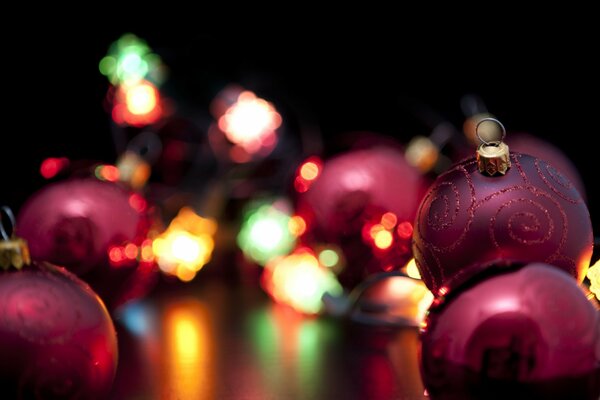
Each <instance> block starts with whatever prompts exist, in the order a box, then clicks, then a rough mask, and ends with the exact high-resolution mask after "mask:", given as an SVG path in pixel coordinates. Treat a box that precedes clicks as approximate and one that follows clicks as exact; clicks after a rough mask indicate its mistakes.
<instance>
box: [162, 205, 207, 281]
mask: <svg viewBox="0 0 600 400" xmlns="http://www.w3.org/2000/svg"><path fill="white" fill-rule="evenodd" d="M216 232H217V222H216V221H215V220H212V219H209V218H203V217H201V216H199V215H198V214H196V213H195V212H194V211H193V210H192V209H191V208H189V207H184V208H182V209H181V210H179V213H178V214H177V216H176V217H175V218H174V219H173V220H172V221H171V223H170V224H169V227H168V228H167V229H166V230H165V231H164V232H163V233H161V234H160V235H158V236H157V237H156V238H155V239H154V242H153V243H152V251H153V253H154V254H155V256H156V261H157V263H158V266H159V268H160V269H161V271H163V272H164V273H166V274H168V275H174V276H176V277H177V278H179V279H180V280H181V281H184V282H188V281H191V280H192V279H194V277H195V276H196V273H197V272H198V271H199V270H200V269H201V268H202V267H203V266H204V265H206V263H208V262H209V261H210V258H211V255H212V252H213V249H214V247H215V242H214V236H215V233H216Z"/></svg>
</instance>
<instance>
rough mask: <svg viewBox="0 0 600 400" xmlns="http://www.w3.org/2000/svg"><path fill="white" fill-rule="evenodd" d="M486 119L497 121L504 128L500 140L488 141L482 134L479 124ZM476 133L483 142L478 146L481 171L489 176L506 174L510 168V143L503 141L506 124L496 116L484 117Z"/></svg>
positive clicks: (478, 163) (478, 162)
mask: <svg viewBox="0 0 600 400" xmlns="http://www.w3.org/2000/svg"><path fill="white" fill-rule="evenodd" d="M486 121H490V122H495V123H496V124H498V126H500V128H501V129H502V136H501V137H500V140H494V141H487V140H484V139H483V138H482V137H481V136H480V134H479V125H481V124H482V123H483V122H486ZM475 134H476V135H477V137H478V138H479V140H480V141H481V142H482V143H481V144H480V145H479V147H478V148H477V166H478V168H479V172H481V173H482V174H486V175H489V176H494V175H504V174H506V171H508V169H509V168H510V152H509V150H508V145H507V144H506V143H504V142H503V140H504V138H505V137H506V129H505V128H504V125H502V123H501V122H500V121H498V120H497V119H496V118H483V119H481V120H480V121H479V122H478V123H477V126H476V128H475Z"/></svg>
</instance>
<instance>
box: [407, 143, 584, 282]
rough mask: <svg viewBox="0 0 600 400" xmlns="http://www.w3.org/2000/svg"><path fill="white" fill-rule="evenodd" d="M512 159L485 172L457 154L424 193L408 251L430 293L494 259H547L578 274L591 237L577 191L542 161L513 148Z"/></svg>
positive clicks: (531, 260) (475, 163) (470, 273)
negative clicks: (497, 171) (498, 171)
mask: <svg viewBox="0 0 600 400" xmlns="http://www.w3.org/2000/svg"><path fill="white" fill-rule="evenodd" d="M510 162H511V164H512V166H511V167H510V169H508V170H507V171H506V174H505V175H495V176H489V174H487V173H482V172H480V171H481V169H480V166H481V165H480V164H481V163H480V162H479V161H478V160H476V159H475V158H470V159H467V160H465V161H462V162H460V163H458V164H456V165H454V166H453V167H452V168H451V169H450V170H448V171H447V172H445V173H444V174H442V175H440V176H439V177H438V178H437V179H436V181H435V182H434V183H433V185H432V186H431V187H430V189H429V191H428V192H427V194H426V195H425V197H424V198H423V201H422V203H421V205H420V207H419V211H418V213H417V218H416V222H415V230H414V235H413V252H414V257H415V260H416V262H417V266H418V268H419V271H420V274H421V276H422V278H423V281H424V282H425V284H426V285H427V287H428V288H429V289H430V290H431V291H432V292H434V293H438V291H440V290H441V289H442V288H443V287H444V286H445V285H447V284H448V283H449V282H451V281H453V280H463V279H467V278H468V277H469V276H470V275H472V274H473V273H475V272H477V270H478V269H480V268H482V265H484V264H485V263H486V262H489V261H492V260H495V259H510V260H517V261H524V262H533V261H539V262H545V263H548V264H552V265H554V266H556V267H558V268H561V269H563V270H565V271H567V272H569V273H570V274H571V275H572V276H573V277H575V278H576V279H577V280H578V281H579V282H581V281H582V280H583V279H584V277H585V274H586V271H587V268H588V266H589V262H590V258H591V256H592V245H593V236H592V226H591V221H590V216H589V212H588V209H587V207H586V205H585V203H584V201H583V199H582V197H581V195H580V194H579V192H578V191H577V190H576V189H575V187H574V186H573V184H572V183H571V182H570V181H569V180H568V179H567V178H565V177H564V176H563V175H562V174H561V173H560V172H559V171H558V170H556V169H555V168H554V167H553V166H552V165H550V164H549V163H547V162H546V161H544V160H541V159H538V158H535V157H532V156H529V155H525V154H519V153H512V154H511V155H510Z"/></svg>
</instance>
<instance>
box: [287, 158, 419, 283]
mask: <svg viewBox="0 0 600 400" xmlns="http://www.w3.org/2000/svg"><path fill="white" fill-rule="evenodd" d="M426 188H427V182H426V180H425V179H424V177H423V175H422V174H421V173H420V172H419V171H418V170H417V169H416V168H414V167H412V166H411V165H410V164H408V162H407V161H406V159H405V157H404V154H403V153H402V152H401V151H400V150H397V149H394V148H391V147H383V146H376V147H371V148H364V149H355V150H352V151H348V152H345V153H342V154H339V155H337V156H335V157H333V158H331V159H329V160H326V161H325V163H324V165H323V167H322V171H320V173H319V175H318V177H317V178H316V179H315V180H314V182H313V183H312V184H311V185H310V187H309V188H308V190H307V191H306V193H302V194H301V195H300V196H299V200H298V207H297V209H298V214H299V215H300V216H302V217H303V218H306V219H307V227H308V230H309V231H310V232H309V235H307V236H311V235H312V237H314V241H316V242H319V241H320V242H327V243H335V244H336V245H338V246H339V247H340V248H341V249H342V251H343V253H344V256H345V258H346V260H347V261H348V264H347V266H346V268H345V269H344V270H343V271H342V272H341V273H340V275H339V279H340V282H341V283H342V284H343V285H344V286H345V287H350V288H351V287H354V286H355V285H356V284H357V283H358V282H361V281H362V280H363V279H365V278H366V277H367V276H369V275H371V274H374V273H378V272H383V271H384V270H385V271H389V270H390V268H394V267H398V266H402V265H404V264H405V263H406V262H407V261H408V259H409V258H410V257H411V251H410V239H411V235H412V229H413V225H412V224H413V222H414V217H415V214H416V210H417V207H418V205H419V202H420V201H421V198H422V195H423V194H424V193H425V190H426ZM380 231H381V232H380ZM378 234H379V235H380V236H381V238H383V239H386V240H385V241H384V243H383V244H382V242H379V241H378V240H377V235H378Z"/></svg>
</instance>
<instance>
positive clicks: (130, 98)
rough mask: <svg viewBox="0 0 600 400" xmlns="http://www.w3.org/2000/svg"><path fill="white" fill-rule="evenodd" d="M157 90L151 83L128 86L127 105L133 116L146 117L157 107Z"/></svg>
mask: <svg viewBox="0 0 600 400" xmlns="http://www.w3.org/2000/svg"><path fill="white" fill-rule="evenodd" d="M157 97H158V96H157V91H156V88H155V87H154V86H153V85H152V84H151V83H149V82H143V83H139V84H135V85H128V86H127V87H126V88H125V104H126V105H127V110H128V111H129V112H130V113H131V114H133V115H145V114H148V113H150V112H152V110H154V108H155V107H156V103H157Z"/></svg>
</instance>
